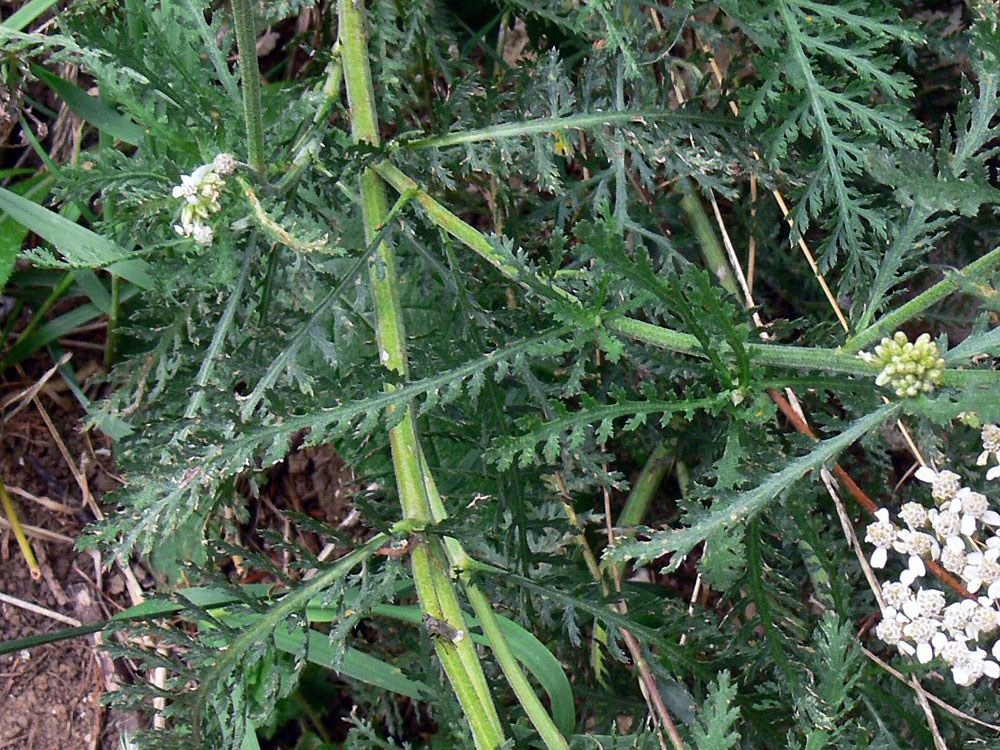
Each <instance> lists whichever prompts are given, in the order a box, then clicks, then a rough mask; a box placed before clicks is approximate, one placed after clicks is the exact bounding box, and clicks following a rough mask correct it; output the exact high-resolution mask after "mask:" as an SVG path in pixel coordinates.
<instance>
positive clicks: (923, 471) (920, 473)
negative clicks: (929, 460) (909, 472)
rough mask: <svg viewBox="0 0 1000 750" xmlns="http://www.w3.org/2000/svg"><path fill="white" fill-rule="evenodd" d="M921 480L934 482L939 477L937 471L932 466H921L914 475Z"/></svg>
mask: <svg viewBox="0 0 1000 750" xmlns="http://www.w3.org/2000/svg"><path fill="white" fill-rule="evenodd" d="M913 476H915V477H916V478H917V479H919V480H920V481H921V482H933V481H934V480H935V479H937V472H936V471H934V469H932V468H931V467H930V466H921V467H920V468H919V469H917V471H916V473H915V474H914V475H913Z"/></svg>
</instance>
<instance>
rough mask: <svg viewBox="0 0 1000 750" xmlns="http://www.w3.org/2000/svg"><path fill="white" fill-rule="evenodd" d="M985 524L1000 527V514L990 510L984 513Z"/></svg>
mask: <svg viewBox="0 0 1000 750" xmlns="http://www.w3.org/2000/svg"><path fill="white" fill-rule="evenodd" d="M983 523H985V524H987V525H989V526H1000V513H997V512H996V511H995V510H988V511H986V512H985V513H983Z"/></svg>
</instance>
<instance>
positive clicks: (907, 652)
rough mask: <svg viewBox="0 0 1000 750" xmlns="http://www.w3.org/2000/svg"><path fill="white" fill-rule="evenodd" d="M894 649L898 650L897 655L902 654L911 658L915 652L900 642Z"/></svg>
mask: <svg viewBox="0 0 1000 750" xmlns="http://www.w3.org/2000/svg"><path fill="white" fill-rule="evenodd" d="M896 648H898V649H899V653H901V654H903V655H904V656H913V654H914V653H915V651H914V650H913V646H911V645H910V644H909V643H907V642H906V641H900V642H899V643H897V644H896Z"/></svg>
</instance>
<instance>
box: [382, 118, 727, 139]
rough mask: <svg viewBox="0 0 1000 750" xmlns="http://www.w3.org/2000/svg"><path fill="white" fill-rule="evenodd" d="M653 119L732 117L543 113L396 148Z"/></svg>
mask: <svg viewBox="0 0 1000 750" xmlns="http://www.w3.org/2000/svg"><path fill="white" fill-rule="evenodd" d="M654 120H674V121H677V122H698V123H704V124H709V125H730V126H731V125H733V120H731V119H727V118H725V117H713V116H711V115H698V114H689V113H686V112H674V111H671V110H638V111H633V112H627V111H626V112H595V113H593V114H587V115H569V116H567V117H543V118H540V119H537V120H522V121H520V122H510V123H504V124H502V125H490V126H489V127H485V128H479V129H477V130H465V131H461V132H458V133H447V134H445V135H438V136H430V137H428V138H417V139H415V140H412V141H406V140H404V141H400V142H399V143H397V144H394V145H396V146H397V147H399V148H407V149H416V148H444V147H446V146H457V145H461V144H465V143H478V142H480V141H498V140H501V139H503V138H517V137H519V136H523V135H535V134H538V133H556V132H559V131H560V130H585V129H587V128H594V127H598V126H601V125H616V124H617V125H621V124H625V123H630V122H632V123H636V124H640V125H641V124H643V123H646V122H651V121H654Z"/></svg>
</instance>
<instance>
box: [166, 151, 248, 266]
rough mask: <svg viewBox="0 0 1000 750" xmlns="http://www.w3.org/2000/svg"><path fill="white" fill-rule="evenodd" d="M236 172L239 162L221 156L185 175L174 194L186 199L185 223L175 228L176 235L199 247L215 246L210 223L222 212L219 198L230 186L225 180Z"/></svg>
mask: <svg viewBox="0 0 1000 750" xmlns="http://www.w3.org/2000/svg"><path fill="white" fill-rule="evenodd" d="M235 170H236V159H234V158H233V156H232V155H231V154H219V155H218V156H216V157H215V158H214V159H213V160H212V161H211V162H209V163H208V164H202V165H201V166H200V167H198V168H197V169H196V170H194V171H193V172H192V173H191V174H185V175H181V184H180V185H177V186H176V187H175V188H174V190H173V196H174V198H183V199H184V207H183V208H182V209H181V222H180V224H174V231H175V232H177V234H179V235H180V236H181V237H190V238H191V239H193V240H194V241H195V242H197V243H198V244H199V245H205V246H207V245H211V244H212V241H213V240H214V239H215V231H214V230H213V229H212V227H211V226H209V224H208V221H209V220H210V219H211V217H212V215H213V214H216V213H218V212H219V211H220V210H221V209H222V205H221V204H220V203H219V198H220V197H221V195H222V189H223V188H224V187H225V186H226V181H225V180H224V179H223V177H227V176H229V175H231V174H232V173H233V172H234V171H235Z"/></svg>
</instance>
